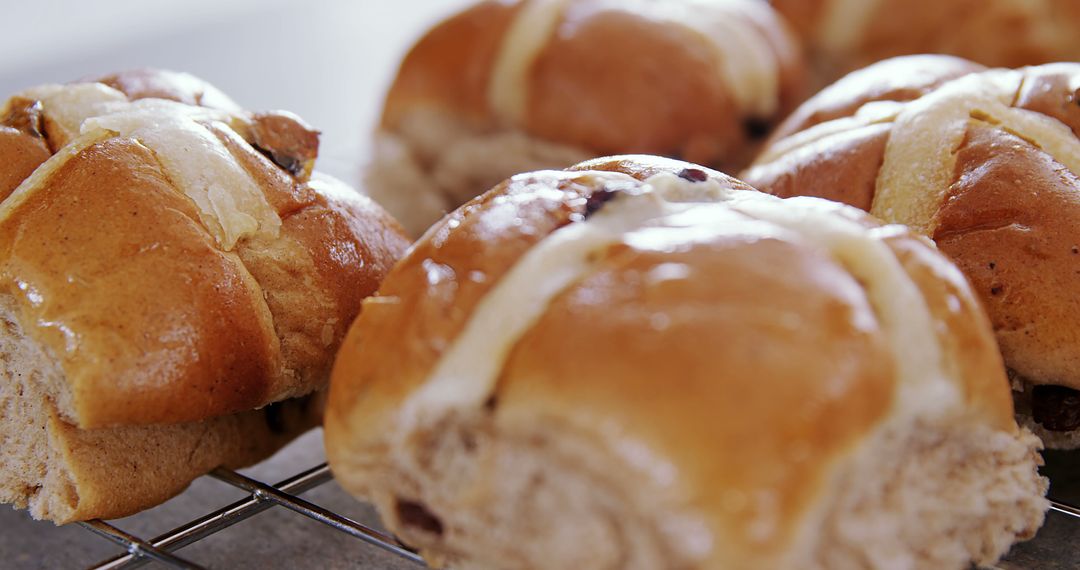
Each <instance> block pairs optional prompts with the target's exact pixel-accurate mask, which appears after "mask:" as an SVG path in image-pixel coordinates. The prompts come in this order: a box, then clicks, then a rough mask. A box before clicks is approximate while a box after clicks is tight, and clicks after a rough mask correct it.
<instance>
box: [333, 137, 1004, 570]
mask: <svg viewBox="0 0 1080 570" xmlns="http://www.w3.org/2000/svg"><path fill="white" fill-rule="evenodd" d="M590 167H591V168H598V169H601V170H581V171H572V172H570V173H556V172H539V173H532V174H527V175H521V176H518V177H515V178H514V179H512V180H510V181H508V182H505V183H503V184H501V185H499V186H497V187H496V188H495V189H493V190H492V191H490V192H489V193H487V194H485V195H483V196H481V197H479V198H477V199H476V200H474V201H473V202H471V203H469V204H468V205H466V206H464V207H463V208H461V209H460V210H458V211H457V212H455V213H453V214H451V216H450V217H449V218H448V219H447V220H445V221H444V222H443V223H441V224H440V225H438V226H436V227H435V228H434V229H432V230H431V231H429V232H428V234H426V235H425V236H424V237H423V238H421V240H420V241H419V242H418V243H417V244H416V245H415V247H414V249H413V250H412V251H411V252H410V253H409V255H407V256H406V258H405V259H404V260H403V261H402V262H401V263H400V264H399V265H397V266H396V267H395V269H394V270H393V271H392V272H391V274H390V276H389V277H388V278H387V280H386V282H385V283H384V286H383V288H382V290H381V292H380V296H379V297H376V298H374V299H371V300H370V301H368V302H367V303H366V304H365V311H364V313H363V314H362V315H361V317H360V318H359V319H358V320H357V322H356V323H355V324H354V326H353V328H352V329H351V330H350V333H349V336H348V337H347V339H346V341H345V344H344V345H343V348H342V351H341V352H340V354H339V357H338V360H337V362H336V365H335V369H334V381H333V383H332V387H331V394H330V403H329V409H328V414H327V424H326V425H327V433H326V437H327V450H328V455H329V457H330V461H331V463H332V464H333V465H334V468H335V472H336V475H337V476H338V478H339V479H340V480H341V482H342V484H343V485H344V486H345V487H346V488H347V489H350V490H352V491H353V492H357V493H361V494H364V495H366V496H369V497H370V496H379V497H385V494H386V493H392V492H394V491H392V490H388V489H387V488H385V485H386V480H385V479H380V478H379V476H375V475H372V474H373V473H375V472H379V473H381V474H382V475H381V476H383V477H386V476H390V477H406V478H407V477H409V476H411V475H415V473H411V472H410V473H406V472H399V471H394V470H393V468H391V467H388V465H395V463H394V462H395V461H398V460H399V459H400V457H401V456H402V455H401V454H404V455H408V454H409V453H410V450H408V449H402V448H401V446H402V445H403V444H402V442H403V441H407V442H413V441H414V439H413V438H412V436H414V435H415V436H416V438H417V439H416V440H415V441H421V442H422V441H424V440H423V434H422V433H421V432H422V430H421V429H420V428H418V427H416V426H413V427H412V428H407V427H402V426H403V425H404V422H407V421H408V420H404V419H402V418H403V417H405V416H407V414H406V413H404V412H403V405H404V404H405V402H406V401H407V400H408V399H409V398H410V397H411V396H414V395H415V394H417V393H418V391H419V390H420V389H421V387H424V386H425V383H426V382H429V381H430V378H429V377H430V376H431V375H432V373H433V371H434V370H435V367H436V366H437V365H438V364H439V362H440V359H441V358H442V357H443V356H444V355H445V354H447V351H448V349H449V347H450V346H452V345H453V343H454V342H455V341H456V340H457V339H458V337H459V335H460V334H461V332H462V330H463V329H464V327H465V325H466V323H467V322H468V321H469V319H470V318H472V316H473V315H475V314H476V311H477V307H478V306H479V304H480V303H481V301H482V300H483V299H484V298H485V297H486V296H487V295H488V294H489V293H490V292H491V291H492V290H493V289H494V287H497V286H499V282H500V280H501V279H503V278H504V277H505V276H506V275H507V274H508V273H509V271H510V270H511V269H512V268H513V266H514V265H515V264H516V263H518V261H519V260H520V259H521V258H522V256H523V255H525V254H526V253H527V252H528V251H529V250H531V249H532V248H534V247H537V244H538V243H539V242H540V241H541V240H543V239H544V238H545V237H547V236H548V235H549V234H550V233H552V232H554V231H556V230H557V229H559V228H560V227H562V226H564V225H566V224H573V223H576V222H577V221H580V220H581V219H582V217H581V216H582V213H583V211H582V209H581V208H582V207H583V206H584V205H585V203H587V202H589V200H588V197H590V196H598V195H599V196H602V195H603V194H604V193H605V191H609V190H612V189H615V190H614V191H616V192H618V191H620V190H627V189H630V190H633V189H636V188H638V187H640V185H641V182H640V180H641V179H642V178H644V177H648V176H650V175H651V174H656V173H658V172H672V173H682V172H685V171H686V170H687V169H693V170H696V171H697V172H700V173H703V174H705V175H706V176H709V177H711V178H712V180H714V181H716V182H718V183H719V184H720V186H721V187H726V188H729V189H738V190H743V189H745V185H743V184H741V183H737V182H734V181H732V179H730V178H728V177H726V176H723V175H719V174H717V173H710V172H709V171H708V170H707V169H704V168H701V167H697V166H695V165H689V164H686V163H680V162H677V161H670V160H666V159H660V160H649V159H646V158H638V157H614V158H608V159H597V160H595V161H590V162H588V163H585V164H583V165H578V166H577V167H575V169H578V168H580V169H585V168H590ZM605 171H608V172H611V171H614V172H615V173H618V172H622V173H624V174H628V175H630V177H629V178H628V177H626V176H618V175H617V174H614V175H613V174H609V173H608V172H605ZM693 178H694V179H700V178H698V177H697V175H694V176H693ZM750 199H753V198H750ZM804 206H806V207H808V208H810V209H813V208H823V207H824V206H822V204H821V203H816V204H804ZM786 207H790V208H791V209H792V210H797V209H798V208H799V206H798V205H797V204H795V203H789V205H787V206H786ZM835 216H836V217H837V218H847V219H848V220H851V221H854V222H855V223H856V224H858V225H860V226H862V227H864V228H866V230H867V236H869V235H871V234H870V233H869V232H870V230H871V229H874V228H877V229H878V232H877V233H875V234H873V235H874V236H875V237H874V238H872V239H875V240H880V241H881V242H882V243H884V244H885V245H886V246H887V247H888V248H890V249H892V251H893V252H895V254H896V257H897V259H898V260H899V262H900V264H901V266H902V268H903V269H902V271H903V272H904V273H906V275H907V276H908V277H910V279H911V281H912V282H913V283H914V284H915V286H916V287H917V288H918V290H919V291H921V292H922V295H924V296H925V297H926V299H927V306H928V309H929V313H930V318H931V320H932V321H933V325H934V330H935V333H936V334H937V336H938V340H937V343H939V346H940V347H941V350H942V362H943V366H944V367H945V368H944V371H945V374H946V376H947V378H948V379H949V380H946V381H947V382H951V383H953V384H954V385H956V386H957V388H958V389H959V392H960V394H961V395H962V397H963V398H964V400H965V404H966V405H965V406H963V407H962V409H963V410H964V412H963V414H961V415H962V416H964V417H965V420H964V421H967V419H972V420H973V421H974V422H976V423H978V424H986V425H989V426H992V428H993V429H996V430H1001V431H1004V432H1006V433H1010V434H1011V433H1015V431H1016V426H1015V423H1014V422H1013V420H1012V404H1011V400H1010V398H1009V391H1008V383H1007V381H1006V379H1005V376H1004V370H1003V367H1002V366H1001V361H1000V358H999V356H998V354H997V352H996V351H995V350H994V344H993V339H992V336H991V335H990V333H989V330H988V324H987V322H986V319H985V317H984V316H983V315H982V314H981V311H980V309H979V306H978V303H977V302H976V301H975V300H974V299H973V297H972V295H971V292H970V290H969V289H968V288H967V286H966V284H965V282H964V280H963V279H962V278H961V277H960V276H959V274H958V273H956V271H955V269H953V268H952V267H951V265H950V264H949V263H948V262H947V261H946V260H944V259H943V258H942V256H940V255H939V254H937V253H936V252H935V251H934V249H933V247H932V245H930V244H929V242H927V241H926V240H924V239H922V238H919V237H916V236H914V235H913V234H911V233H910V232H907V231H905V230H902V229H901V228H893V229H891V230H889V231H887V232H883V231H880V227H879V224H878V223H877V222H876V221H874V220H873V219H871V218H870V217H869V216H861V215H858V214H857V212H852V211H843V212H837V213H835ZM507 220H515V223H507ZM763 220H764V218H761V219H757V218H754V217H752V216H749V215H746V214H740V213H738V212H732V213H731V217H730V219H725V220H724V222H725V223H723V224H721V223H719V222H717V223H716V224H713V225H710V226H709V227H710V229H711V230H715V233H712V232H706V233H704V234H701V235H698V234H694V237H693V238H692V239H687V240H686V241H684V242H678V243H675V242H668V241H664V242H663V243H664V244H665V246H664V247H650V246H640V245H638V246H635V245H633V244H632V243H631V242H629V241H622V242H619V243H616V244H614V245H612V246H610V247H607V248H605V249H599V250H597V253H596V255H595V256H594V257H591V258H589V259H590V262H589V263H590V265H589V267H588V269H587V270H586V272H585V273H584V274H583V275H582V276H581V277H580V278H578V279H575V280H574V281H573V282H572V283H571V284H570V285H568V286H567V287H566V288H565V289H563V290H562V291H561V292H559V293H558V294H557V295H555V296H554V297H553V298H552V299H551V300H550V301H549V302H547V301H546V309H545V310H544V311H543V312H542V313H541V314H540V315H539V317H538V319H537V320H535V321H532V322H530V323H529V326H528V328H527V329H526V330H525V331H524V334H523V336H521V337H520V338H517V339H515V341H514V342H513V344H512V345H511V348H510V351H509V353H508V355H507V358H506V361H505V362H504V363H503V364H502V366H501V367H500V368H499V369H498V372H497V374H495V377H496V378H497V382H496V383H495V385H494V388H493V389H492V390H491V391H490V392H485V395H486V401H485V403H484V404H483V405H482V409H477V410H471V409H469V410H456V409H455V410H454V411H453V412H449V413H450V414H451V415H450V417H451V420H450V421H454V419H455V418H456V417H457V416H455V415H453V414H460V415H462V416H464V417H465V418H471V417H473V416H471V415H470V414H477V415H479V416H481V417H483V418H488V419H485V420H478V421H481V424H482V425H492V426H495V427H492V428H488V429H501V430H503V431H501V432H497V433H496V434H491V433H487V432H485V431H481V434H484V436H485V437H506V438H511V437H514V434H517V435H519V436H520V435H521V434H523V433H525V434H528V433H537V432H536V431H532V432H530V431H528V430H527V429H526V427H525V426H533V427H535V426H543V431H542V433H543V434H544V435H543V436H535V437H536V438H538V441H536V442H535V443H534V442H530V445H531V446H532V447H530V448H529V449H530V450H532V452H534V453H537V454H541V453H543V449H545V448H544V445H545V442H544V441H543V438H545V437H546V438H550V439H559V440H560V441H569V440H571V439H573V440H574V441H576V442H579V443H581V442H584V443H583V445H586V446H600V447H601V449H602V450H603V451H601V452H598V453H601V454H602V455H603V458H604V459H603V460H602V461H600V460H597V461H600V463H601V464H602V465H604V466H605V467H606V469H607V470H608V472H606V473H607V475H597V476H598V477H601V480H606V479H604V477H609V476H610V473H609V472H611V471H613V472H617V473H619V475H618V477H619V478H620V479H622V478H624V477H625V478H627V479H628V480H634V481H647V482H648V483H647V484H646V486H647V487H648V488H649V489H650V490H649V491H640V490H639V489H635V490H634V491H633V492H631V496H630V497H624V496H621V495H619V498H620V499H621V500H626V501H628V502H630V501H633V500H634V499H633V496H634V495H633V493H634V492H648V493H653V489H654V488H653V487H651V485H656V487H655V492H656V493H657V495H659V496H663V497H668V498H669V499H665V500H670V501H671V502H672V503H674V504H677V505H678V506H679V508H686V509H689V511H690V512H692V513H694V514H695V515H701V516H702V517H703V518H704V520H705V521H707V522H706V523H705V524H706V525H707V528H708V532H710V533H712V534H710V535H709V536H710V539H709V540H710V542H709V544H711V545H713V547H712V549H711V550H710V552H709V554H707V556H708V557H709V558H707V560H708V564H705V566H706V567H773V566H777V565H782V560H783V556H784V554H785V553H787V552H790V549H792V548H793V547H792V543H793V542H795V541H797V540H798V537H797V535H798V533H800V532H803V531H805V530H806V529H805V528H803V527H801V526H800V522H801V521H805V520H806V519H805V518H804V517H805V516H806V515H807V512H808V511H810V510H812V509H813V508H814V505H815V504H817V501H820V500H822V497H823V496H829V495H828V493H829V492H830V491H829V490H828V489H829V485H830V484H831V479H830V476H831V474H832V473H833V471H832V469H833V467H834V466H835V465H837V464H838V463H840V462H842V461H843V460H844V458H845V457H849V454H851V453H852V449H856V448H858V445H859V443H860V442H863V441H865V440H866V438H868V437H870V434H873V433H876V430H878V429H879V428H880V426H881V425H882V424H883V422H884V421H885V418H894V419H895V417H896V416H897V415H903V414H906V413H909V412H905V411H898V410H903V409H904V406H905V405H909V404H910V402H908V403H907V404H903V403H900V402H899V401H898V400H900V397H899V396H898V394H900V393H901V390H902V389H901V388H899V386H900V385H901V384H902V383H905V382H910V381H911V380H902V379H901V378H899V373H898V372H897V368H895V367H894V366H892V365H891V364H892V363H894V362H896V359H898V358H905V359H906V358H911V355H909V354H896V353H895V352H894V347H895V345H893V344H890V343H891V342H892V341H891V340H890V334H891V333H889V332H888V331H887V330H886V327H885V326H884V325H883V324H882V322H883V317H882V308H881V306H879V305H877V304H876V303H877V302H888V301H872V300H871V299H870V298H869V295H870V294H869V293H868V290H869V286H868V285H867V283H865V282H863V281H862V280H861V279H858V278H857V277H856V276H855V275H854V272H853V269H852V267H851V266H849V265H848V264H847V262H841V260H840V258H839V257H838V256H835V255H834V252H830V251H829V250H827V249H826V248H824V247H821V246H820V245H815V242H814V241H813V240H812V239H808V235H809V233H812V232H808V234H807V235H803V234H802V233H800V232H796V231H791V232H789V231H786V230H789V229H790V228H783V226H782V225H775V226H773V225H771V224H770V223H769V222H764V221H763ZM747 222H752V223H749V224H748V223H747ZM725 228H728V229H725ZM827 228H828V226H827V225H823V226H822V227H821V231H823V232H826V231H829V230H828V229H827ZM639 243H647V242H646V241H642V242H639ZM778 268H783V269H782V270H778ZM665 276H666V277H665ZM907 309H908V308H907V307H905V310H907ZM403 339H404V340H403ZM492 342H494V341H492ZM826 385H827V386H828V388H825V386H826ZM478 407H479V406H478ZM461 421H468V420H465V419H462V420H461ZM398 422H403V423H398ZM483 422H490V424H487V423H483ZM515 428H517V429H519V431H517V432H515V431H513V430H514V429H515ZM410 429H413V430H414V431H410ZM435 429H436V430H437V428H435ZM398 430H404V432H403V433H402V432H399V431H398ZM404 445H405V446H406V447H407V445H408V444H404ZM417 445H422V443H417ZM552 445H554V444H552ZM466 449H468V446H467V445H466ZM627 450H631V451H627ZM609 451H610V453H608V452H609ZM431 453H435V452H431ZM417 456H418V457H426V455H424V454H423V452H422V451H421V452H418V455H417ZM630 456H633V457H638V458H644V459H643V460H641V461H639V462H638V463H634V462H633V461H632V460H629V459H626V458H627V457H630ZM619 458H621V459H619ZM562 459H565V458H562ZM607 461H615V462H616V463H615V464H614V465H612V464H611V463H606V462H607ZM583 463H584V462H583ZM591 465H592V468H595V466H596V463H593V464H591ZM589 468H590V467H587V466H585V465H582V466H581V470H582V471H583V472H586V471H587V470H588V469H589ZM380 470H382V471H380ZM387 470H389V471H390V472H393V474H392V475H387V473H388V471H387ZM657 470H660V471H662V472H663V475H656V473H657V472H658V471H657ZM497 472H498V473H503V472H504V471H497ZM657 480H662V481H664V482H663V483H656V481H657ZM462 484H465V485H468V484H477V485H483V486H485V488H487V487H486V486H487V485H488V483H481V482H477V481H471V480H470V481H468V482H466V483H462ZM414 485H415V484H414ZM405 487H409V484H403V485H402V488H405ZM411 492H413V493H419V495H417V496H423V493H424V491H423V489H421V490H415V489H414V490H412V491H411ZM478 493H480V494H479V495H478V496H483V491H482V490H478ZM761 496H767V497H768V498H769V503H768V505H769V506H768V508H767V509H765V510H766V511H767V512H768V513H769V514H768V515H765V516H767V517H768V520H769V521H770V526H769V529H770V532H766V533H761V532H755V527H754V525H752V524H749V523H748V521H750V520H756V518H755V517H758V516H763V515H762V513H763V512H765V511H763V510H761V505H760V504H759V503H756V502H755V501H754V500H744V501H740V500H736V499H733V497H736V498H737V497H761ZM626 508H627V509H629V508H630V507H626ZM388 516H390V518H389V520H391V521H398V520H399V519H400V516H393V515H388ZM650 520H651V519H650ZM428 538H429V539H430V538H431V537H430V536H428ZM440 553H441V554H447V555H448V556H451V559H454V557H455V556H462V555H461V553H452V552H451V553H447V552H441V551H440ZM464 556H465V558H466V559H467V558H468V554H467V553H466V554H465V555H464ZM670 560H676V558H671V559H670Z"/></svg>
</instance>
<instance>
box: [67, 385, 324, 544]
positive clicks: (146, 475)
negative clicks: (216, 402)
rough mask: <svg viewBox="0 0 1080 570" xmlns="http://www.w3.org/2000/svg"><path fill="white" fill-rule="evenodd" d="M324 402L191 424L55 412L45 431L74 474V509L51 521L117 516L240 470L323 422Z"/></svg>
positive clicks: (292, 402)
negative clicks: (134, 422)
mask: <svg viewBox="0 0 1080 570" xmlns="http://www.w3.org/2000/svg"><path fill="white" fill-rule="evenodd" d="M319 406H320V402H319V398H318V397H317V396H312V397H308V398H302V399H299V400H287V401H284V402H280V403H278V404H274V405H273V406H271V407H269V408H265V409H262V410H253V411H248V412H243V413H240V414H235V415H230V416H223V417H218V418H212V419H208V420H205V421H201V422H195V423H189V424H178V425H168V426H124V427H115V428H103V429H93V430H83V429H79V428H77V427H75V426H73V425H71V424H70V423H68V422H66V421H64V420H63V418H61V417H59V416H58V415H56V414H54V415H53V416H51V417H50V418H49V419H48V421H47V426H46V429H47V430H48V432H49V441H50V444H52V445H54V446H55V447H56V448H57V452H58V455H59V457H62V458H63V466H64V468H66V469H67V471H68V474H69V476H70V477H71V479H72V485H73V489H72V491H73V498H74V499H75V501H74V504H73V505H71V507H72V509H71V510H70V512H66V513H64V515H65V516H62V517H56V516H55V515H58V514H59V513H53V515H54V517H53V518H52V520H53V522H55V523H56V524H65V523H69V522H73V521H80V520H89V519H98V518H100V519H114V518H120V517H125V516H129V515H133V514H135V513H137V512H139V511H142V510H144V509H148V508H150V507H153V506H155V505H158V504H160V503H163V502H165V501H166V500H168V499H170V498H172V497H173V496H175V495H177V494H179V493H180V492H182V491H183V490H184V489H185V488H187V486H188V485H189V484H190V483H191V481H192V480H193V479H195V478H196V477H199V476H200V475H202V474H204V473H206V472H208V471H210V470H211V469H214V468H216V467H219V466H222V467H227V468H232V469H238V468H240V467H245V466H248V465H251V464H253V463H256V462H258V461H260V460H262V459H264V458H266V457H267V456H269V455H270V454H272V453H273V452H274V451H276V450H277V449H278V448H280V447H281V446H283V445H285V444H286V443H288V442H289V441H290V440H292V439H293V438H295V437H296V436H297V435H299V434H301V433H303V432H305V431H307V430H309V429H311V428H313V427H315V426H316V425H318V423H319V420H320V417H321V410H320V408H319ZM57 467H59V466H57Z"/></svg>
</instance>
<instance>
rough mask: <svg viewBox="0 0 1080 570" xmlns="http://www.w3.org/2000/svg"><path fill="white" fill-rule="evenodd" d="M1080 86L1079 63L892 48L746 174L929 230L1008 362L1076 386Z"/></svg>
mask: <svg viewBox="0 0 1080 570" xmlns="http://www.w3.org/2000/svg"><path fill="white" fill-rule="evenodd" d="M909 67H914V68H917V69H919V73H918V74H916V75H914V76H912V77H914V79H905V76H904V75H903V74H902V73H901V71H902V70H904V69H906V68H909ZM886 83H888V84H889V85H891V87H890V88H889V89H888V90H884V89H882V85H885V84H886ZM885 91H888V92H887V93H886V92H885ZM1078 93H1080V64H1076V63H1057V64H1048V65H1042V66H1036V67H1027V68H1021V69H1016V70H1011V69H989V70H987V69H983V68H980V67H978V66H975V65H974V64H969V65H966V66H965V65H964V64H963V63H961V62H958V61H957V60H955V59H954V58H948V57H944V56H920V57H914V58H913V57H906V58H896V59H894V60H888V61H885V62H882V63H879V64H875V65H873V66H871V67H869V68H866V69H864V70H861V71H859V72H856V73H853V74H851V75H849V76H848V77H846V78H844V79H842V80H841V81H839V82H838V83H837V84H836V85H834V86H833V87H831V88H829V89H826V90H825V91H823V92H822V93H821V94H820V95H818V96H817V97H815V98H813V99H811V100H810V101H808V102H807V103H806V104H805V105H804V106H803V107H801V108H800V109H799V110H797V111H796V112H795V113H794V114H793V115H792V117H791V119H790V120H789V121H787V122H786V123H785V124H784V125H782V126H781V127H780V129H779V131H778V132H777V134H776V135H775V137H774V139H773V140H772V141H771V142H770V144H768V145H766V147H765V149H764V151H763V152H762V154H761V155H760V156H759V157H758V159H757V160H756V161H755V164H754V165H753V166H752V167H751V168H750V169H749V170H747V171H746V172H745V173H744V174H743V177H744V178H746V179H747V180H748V181H749V182H750V183H751V184H754V185H755V187H758V188H760V189H762V190H764V191H767V192H770V193H773V194H776V195H779V196H794V195H809V196H820V197H824V198H828V199H833V200H839V201H843V202H846V203H849V204H852V205H855V206H858V207H860V208H862V209H865V210H868V211H870V212H871V213H872V214H874V215H876V216H878V217H879V218H881V219H883V220H886V221H888V222H895V223H902V224H906V225H908V226H910V227H912V228H915V229H916V230H917V231H919V232H920V233H922V234H924V235H927V236H929V237H931V238H933V239H934V241H935V242H936V243H937V245H938V247H939V248H941V250H942V251H943V252H945V253H946V254H947V255H949V256H950V257H951V258H953V259H954V260H955V261H956V262H957V263H958V265H959V266H960V267H961V269H962V270H963V271H964V273H965V275H966V276H967V278H968V279H969V280H970V281H971V282H972V284H973V285H974V287H975V290H976V292H977V293H978V294H979V296H980V298H981V300H982V302H983V303H984V305H985V306H986V308H987V311H988V312H989V314H990V317H991V320H992V321H993V324H994V329H995V331H996V332H997V336H998V342H999V344H1000V345H1001V349H1002V352H1003V353H1004V355H1005V362H1006V364H1007V365H1008V366H1009V368H1010V369H1012V370H1013V371H1014V372H1015V373H1016V374H1018V375H1019V376H1021V377H1023V378H1024V379H1026V380H1029V381H1031V382H1032V383H1034V384H1060V385H1065V386H1069V387H1072V388H1080V372H1078V371H1080V350H1078V349H1077V347H1078V346H1080V327H1078V326H1077V324H1076V318H1075V316H1076V315H1077V314H1080V301H1078V300H1077V299H1080V285H1078V282H1077V280H1076V279H1075V274H1076V271H1077V270H1078V268H1080V266H1078V265H1077V264H1078V262H1080V257H1078V255H1077V254H1078V253H1080V248H1078V242H1077V238H1076V227H1077V224H1080V182H1078V175H1080V138H1077V137H1078V133H1080V105H1078V101H1080V98H1078V96H1077V94H1078Z"/></svg>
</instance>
